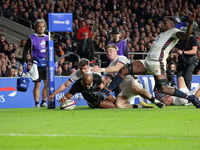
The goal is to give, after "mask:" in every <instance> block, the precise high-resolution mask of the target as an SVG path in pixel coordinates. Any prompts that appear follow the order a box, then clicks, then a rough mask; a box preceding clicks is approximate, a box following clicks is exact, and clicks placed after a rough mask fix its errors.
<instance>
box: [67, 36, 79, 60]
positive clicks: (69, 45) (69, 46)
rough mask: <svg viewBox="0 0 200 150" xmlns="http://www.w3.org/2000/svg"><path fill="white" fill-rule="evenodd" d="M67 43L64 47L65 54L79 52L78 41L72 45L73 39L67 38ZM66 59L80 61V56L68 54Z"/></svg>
mask: <svg viewBox="0 0 200 150" xmlns="http://www.w3.org/2000/svg"><path fill="white" fill-rule="evenodd" d="M65 44H66V47H65V49H64V51H65V54H68V53H69V52H73V53H75V54H77V51H78V49H77V45H76V43H74V44H73V45H72V42H71V40H69V39H67V40H66V42H65ZM66 60H67V61H78V58H77V57H76V56H75V55H68V56H66Z"/></svg>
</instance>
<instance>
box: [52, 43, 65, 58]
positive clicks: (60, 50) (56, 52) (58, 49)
mask: <svg viewBox="0 0 200 150" xmlns="http://www.w3.org/2000/svg"><path fill="white" fill-rule="evenodd" d="M62 44H63V43H62V40H61V39H59V40H58V42H56V43H55V49H54V55H55V59H56V60H58V58H60V57H61V56H63V55H65V52H64V50H63V47H62ZM62 59H64V60H65V58H62Z"/></svg>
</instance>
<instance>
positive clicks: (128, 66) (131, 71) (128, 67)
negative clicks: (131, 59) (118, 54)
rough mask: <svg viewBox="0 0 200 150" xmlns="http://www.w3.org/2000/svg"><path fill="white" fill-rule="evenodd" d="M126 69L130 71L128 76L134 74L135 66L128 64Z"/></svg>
mask: <svg viewBox="0 0 200 150" xmlns="http://www.w3.org/2000/svg"><path fill="white" fill-rule="evenodd" d="M125 67H127V69H128V74H131V75H132V74H133V66H132V64H126V66H125Z"/></svg>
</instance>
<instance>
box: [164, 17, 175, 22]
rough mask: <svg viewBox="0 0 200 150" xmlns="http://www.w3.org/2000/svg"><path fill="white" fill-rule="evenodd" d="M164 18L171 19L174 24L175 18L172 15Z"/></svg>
mask: <svg viewBox="0 0 200 150" xmlns="http://www.w3.org/2000/svg"><path fill="white" fill-rule="evenodd" d="M166 19H169V20H171V21H172V22H173V23H174V24H176V19H175V18H174V17H171V16H167V17H166Z"/></svg>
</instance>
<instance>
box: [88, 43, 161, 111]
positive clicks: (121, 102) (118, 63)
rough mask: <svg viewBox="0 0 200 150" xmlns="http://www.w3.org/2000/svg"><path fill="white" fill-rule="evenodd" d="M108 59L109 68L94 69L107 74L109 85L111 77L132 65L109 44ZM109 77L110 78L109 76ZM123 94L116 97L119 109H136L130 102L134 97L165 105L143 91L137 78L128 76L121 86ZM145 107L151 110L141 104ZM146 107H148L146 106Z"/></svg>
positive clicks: (107, 48)
mask: <svg viewBox="0 0 200 150" xmlns="http://www.w3.org/2000/svg"><path fill="white" fill-rule="evenodd" d="M105 50H106V53H107V57H108V59H109V60H111V62H110V64H109V66H108V67H107V68H100V67H99V66H94V67H92V71H94V72H99V73H100V72H106V73H107V78H106V79H107V83H109V82H110V80H112V78H111V77H115V75H116V74H117V73H118V72H119V70H120V69H121V68H122V67H124V66H125V65H126V64H130V61H129V60H128V59H127V58H126V57H125V56H122V55H118V54H117V51H118V48H117V47H116V46H115V45H114V44H109V45H107V46H106V48H105ZM108 75H109V76H108ZM119 87H120V89H121V92H120V93H119V95H118V96H117V97H116V101H115V105H116V107H117V108H135V107H137V106H135V105H131V104H130V101H131V100H132V99H133V97H134V96H136V95H140V96H141V97H143V98H145V99H148V100H149V101H151V102H153V103H155V104H156V105H157V106H158V107H160V108H163V107H165V105H164V104H163V103H161V102H159V101H158V100H156V99H155V98H154V97H153V96H152V95H151V94H150V93H149V92H148V91H147V90H145V89H143V87H142V84H141V83H140V81H139V79H138V77H137V76H132V75H127V76H126V77H125V78H124V80H123V82H122V83H121V84H120V85H119ZM141 105H142V106H143V107H146V108H148V107H149V108H150V107H152V106H151V105H146V104H145V103H144V104H143V103H141ZM145 105H146V106H145Z"/></svg>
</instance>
